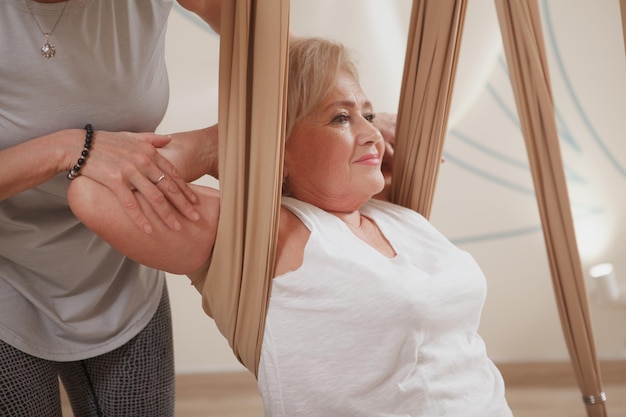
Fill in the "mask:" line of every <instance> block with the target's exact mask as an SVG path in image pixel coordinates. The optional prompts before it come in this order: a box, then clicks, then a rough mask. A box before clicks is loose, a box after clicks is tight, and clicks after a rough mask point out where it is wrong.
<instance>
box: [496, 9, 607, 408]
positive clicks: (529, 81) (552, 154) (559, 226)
mask: <svg viewBox="0 0 626 417" xmlns="http://www.w3.org/2000/svg"><path fill="white" fill-rule="evenodd" d="M496 8H497V13H498V19H499V21H500V29H501V32H502V38H503V41H504V50H505V53H506V60H507V63H508V67H509V72H510V77H511V83H512V85H513V91H514V93H515V100H516V104H517V110H518V113H519V116H520V121H521V125H522V133H523V135H524V140H525V142H526V149H527V152H528V157H529V160H530V166H531V170H532V176H533V182H534V185H535V192H536V195H537V203H538V205H539V213H540V217H541V222H542V224H543V231H544V239H545V243H546V247H547V251H548V258H549V261H550V269H551V273H552V281H553V285H554V291H555V295H556V300H557V305H558V309H559V314H560V318H561V326H562V328H563V333H564V335H565V341H566V344H567V347H568V350H569V355H570V358H571V361H572V365H573V367H574V371H575V374H576V379H577V381H578V385H579V387H580V390H581V391H582V394H583V400H584V403H585V404H586V407H587V414H588V415H589V416H590V417H591V416H594V417H604V416H606V410H605V404H604V398H605V395H604V393H603V391H602V382H601V376H600V369H599V364H598V359H597V355H596V350H595V346H594V339H593V334H592V329H591V324H590V318H589V311H588V310H589V308H588V305H587V295H586V294H587V293H586V291H585V285H584V280H583V273H582V267H581V263H580V258H579V254H578V248H577V246H576V236H575V233H574V222H573V219H572V214H571V210H570V203H569V197H568V193H567V184H566V182H565V174H564V171H563V164H562V160H561V154H560V148H559V142H558V135H557V128H556V119H555V115H554V108H553V100H552V93H551V87H550V80H549V74H548V67H547V60H546V53H545V47H544V44H543V34H542V30H541V20H540V13H539V7H538V5H537V1H536V0H526V1H521V0H496Z"/></svg>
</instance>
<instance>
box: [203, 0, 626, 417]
mask: <svg viewBox="0 0 626 417" xmlns="http://www.w3.org/2000/svg"><path fill="white" fill-rule="evenodd" d="M495 1H496V5H497V10H498V18H499V20H500V25H501V30H502V35H503V40H504V45H505V51H506V56H507V62H508V65H509V69H510V72H511V80H512V83H513V89H514V92H515V96H516V101H517V106H518V111H519V113H520V119H521V121H522V126H523V134H524V138H525V141H526V146H527V149H528V154H529V159H530V163H531V169H532V173H533V179H534V183H535V187H536V192H537V202H538V204H539V210H540V214H541V220H542V224H543V228H544V235H545V240H546V246H547V249H548V254H549V259H550V265H551V272H552V276H553V282H554V288H555V294H556V298H557V304H558V305H559V311H560V315H561V322H562V327H563V331H564V334H565V339H566V341H567V345H568V349H569V353H570V357H571V358H572V364H573V367H574V369H575V373H576V377H577V380H578V383H579V386H580V389H581V391H582V393H583V398H584V400H585V402H586V403H587V411H588V414H589V416H594V417H595V416H597V417H601V416H606V411H605V407H604V400H603V395H604V394H602V384H601V378H600V372H599V367H598V362H597V357H596V352H595V348H594V341H593V335H592V332H591V325H590V323H589V314H588V307H587V300H586V292H585V288H584V281H583V275H582V272H581V266H580V260H579V255H578V251H577V247H576V241H575V235H574V228H573V220H572V216H571V213H570V208H569V199H568V195H567V187H566V183H565V178H564V175H563V167H562V162H561V156H560V150H559V144H558V137H557V132H556V124H555V122H554V110H553V108H552V98H551V91H550V85H549V78H548V71H547V65H546V59H545V51H544V47H543V38H542V33H541V26H540V21H539V12H538V7H537V3H536V0H495ZM621 1H622V6H623V7H624V4H625V2H626V0H621ZM466 3H467V0H414V2H413V10H412V14H411V28H410V33H409V40H408V43H407V55H406V63H405V73H404V77H403V88H402V96H401V100H400V106H399V111H398V121H397V126H398V127H397V137H396V153H395V158H394V172H393V178H394V180H393V181H394V182H393V184H392V199H393V200H394V201H396V202H398V203H399V204H402V205H404V206H407V207H410V208H413V209H415V210H417V211H419V212H421V213H422V214H423V215H424V216H426V217H428V216H429V214H430V209H431V207H432V200H433V197H434V188H435V183H436V177H437V172H438V167H439V161H440V157H441V151H442V148H443V138H444V135H445V131H446V124H447V118H448V111H449V107H450V99H451V94H452V87H453V80H454V74H455V70H456V62H457V57H458V51H459V45H460V39H461V31H462V25H463V18H464V15H465V8H466ZM223 7H224V9H223V12H222V23H221V44H220V93H219V96H220V99H219V100H220V101H219V105H220V114H219V123H220V131H219V135H220V137H219V141H220V145H219V146H220V151H219V152H220V153H219V162H220V168H219V175H220V188H221V190H222V210H221V213H222V214H221V216H220V223H219V227H218V236H217V241H216V245H215V250H214V253H213V259H212V262H211V265H210V268H209V272H208V274H207V275H206V277H204V279H202V278H201V279H200V280H198V281H196V282H194V285H196V288H198V290H199V291H200V292H201V293H202V296H203V306H204V308H205V311H206V312H207V313H208V314H209V315H210V316H212V317H213V318H214V319H215V322H216V324H217V326H218V328H219V330H220V331H221V332H222V334H223V335H224V336H225V337H226V338H227V339H228V341H229V343H230V345H231V347H232V348H233V351H234V353H235V355H236V356H237V358H238V359H239V360H240V361H241V362H242V363H243V364H244V365H245V366H246V367H247V368H248V369H249V370H250V371H252V372H253V373H254V374H255V375H256V374H257V369H258V362H259V359H260V348H261V343H262V337H263V331H264V322H265V314H266V311H267V305H268V298H269V293H270V290H271V277H272V272H273V260H274V254H275V243H276V229H277V218H278V209H279V203H280V179H281V177H282V172H281V171H282V157H283V154H282V148H283V144H284V137H283V136H284V116H285V114H284V111H285V110H284V109H285V106H284V100H285V85H286V84H285V83H286V81H287V80H286V65H287V42H288V40H287V38H288V34H289V28H288V26H289V25H288V20H289V0H233V1H231V2H225V4H224V6H223ZM591 403H593V404H591Z"/></svg>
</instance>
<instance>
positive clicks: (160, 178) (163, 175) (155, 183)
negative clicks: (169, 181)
mask: <svg viewBox="0 0 626 417" xmlns="http://www.w3.org/2000/svg"><path fill="white" fill-rule="evenodd" d="M163 178H165V172H161V176H160V177H159V178H158V179H157V180H156V181H155V182H154V185H157V184H158V183H160V182H161V181H162V180H163Z"/></svg>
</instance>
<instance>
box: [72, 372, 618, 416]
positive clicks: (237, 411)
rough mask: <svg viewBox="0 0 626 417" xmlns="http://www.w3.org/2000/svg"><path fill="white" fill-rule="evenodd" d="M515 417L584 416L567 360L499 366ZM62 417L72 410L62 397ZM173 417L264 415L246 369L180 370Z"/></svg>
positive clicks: (614, 388) (613, 400) (614, 401)
mask: <svg viewBox="0 0 626 417" xmlns="http://www.w3.org/2000/svg"><path fill="white" fill-rule="evenodd" d="M499 367H500V369H501V371H502V374H503V376H504V378H505V381H506V384H507V388H506V390H507V400H508V402H509V405H510V407H511V409H512V410H513V414H514V416H515V417H587V413H586V410H585V407H584V406H583V405H582V401H581V399H580V393H579V391H578V388H577V387H576V385H575V383H574V379H573V373H572V372H571V370H570V369H569V367H568V365H567V364H557V365H554V364H551V365H546V364H523V365H522V364H519V365H511V366H509V365H507V366H502V365H501V366H499ZM602 372H603V381H604V384H603V387H604V390H605V392H606V394H607V397H608V400H607V405H606V409H607V415H608V417H626V364H625V363H624V362H619V363H610V364H603V366H602ZM63 416H65V417H71V416H72V413H71V410H70V408H69V405H68V404H67V401H66V398H65V397H64V405H63ZM176 417H263V407H262V404H261V399H260V397H259V395H258V393H257V389H256V384H255V381H254V379H253V378H252V377H251V375H249V374H247V373H230V374H195V375H178V376H177V378H176Z"/></svg>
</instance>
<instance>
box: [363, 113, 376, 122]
mask: <svg viewBox="0 0 626 417" xmlns="http://www.w3.org/2000/svg"><path fill="white" fill-rule="evenodd" d="M375 118H376V115H375V114H374V113H370V114H366V115H365V120H367V121H368V122H370V123H372V122H373V121H374V119H375Z"/></svg>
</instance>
